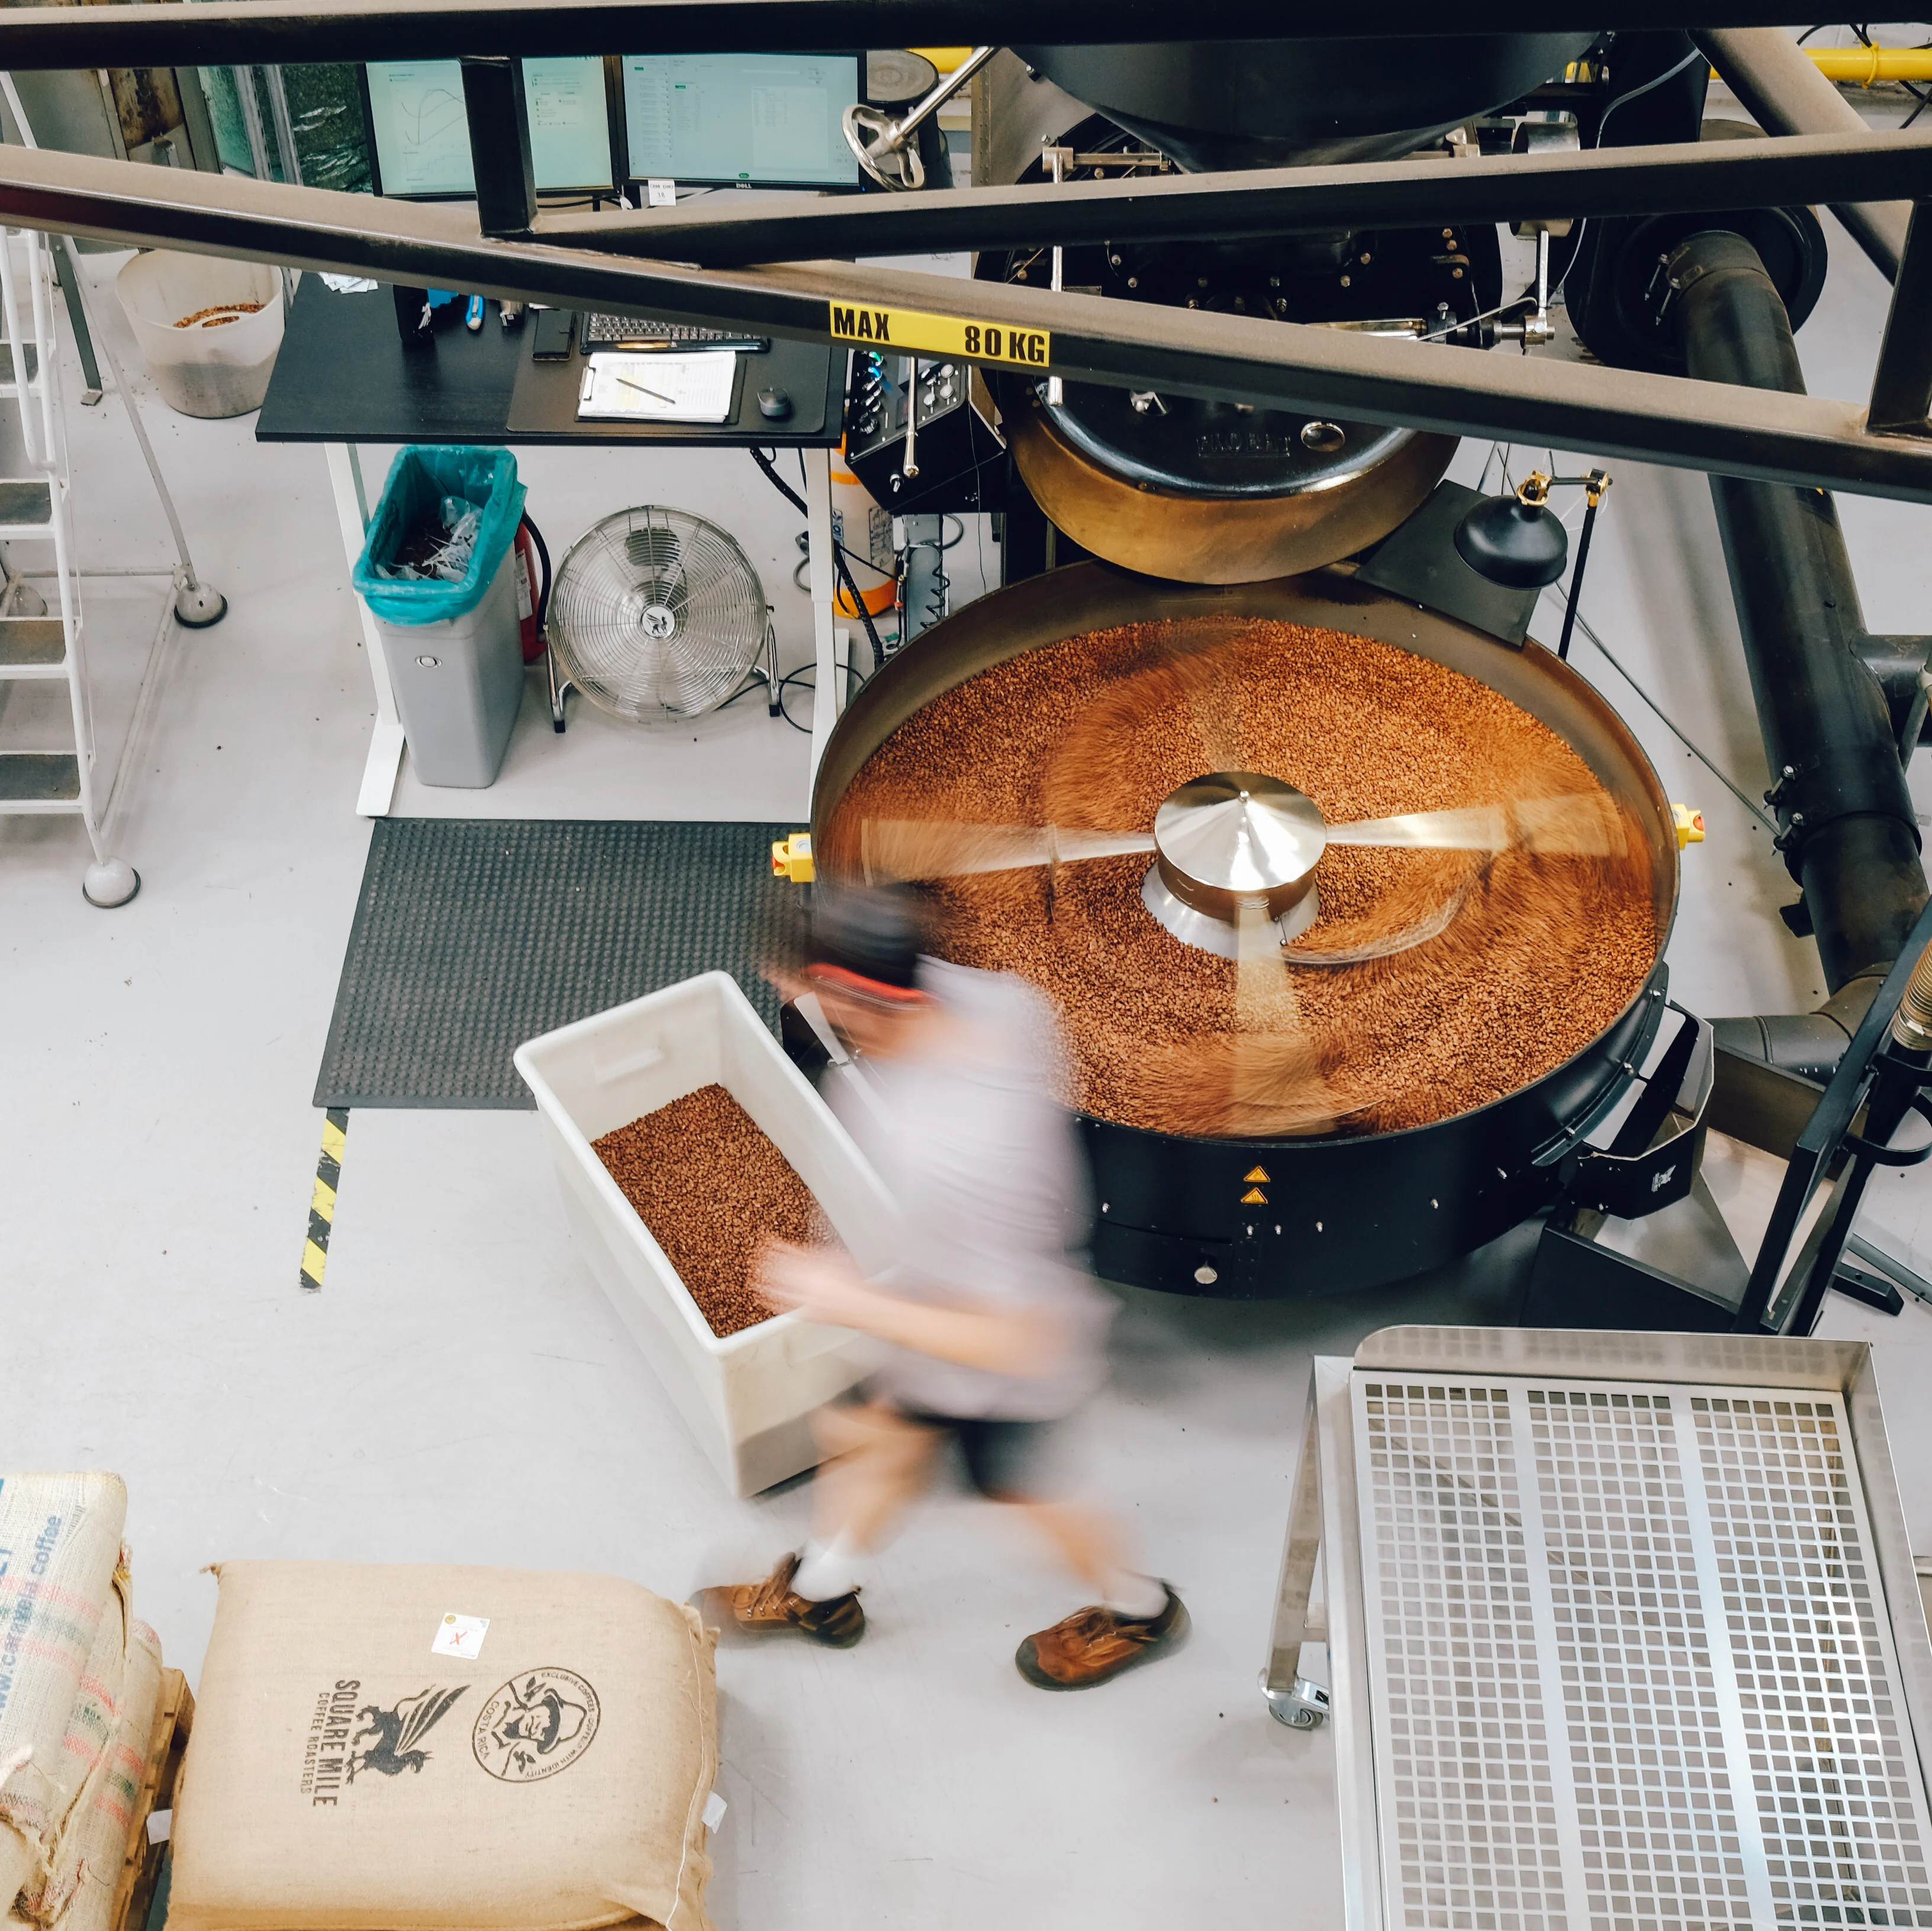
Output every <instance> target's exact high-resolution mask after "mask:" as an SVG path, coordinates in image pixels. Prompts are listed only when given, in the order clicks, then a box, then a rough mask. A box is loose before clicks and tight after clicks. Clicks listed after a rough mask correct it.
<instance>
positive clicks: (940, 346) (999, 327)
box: [831, 301, 1053, 369]
mask: <svg viewBox="0 0 1932 1931" xmlns="http://www.w3.org/2000/svg"><path fill="white" fill-rule="evenodd" d="M831 309H832V335H833V337H834V338H835V340H838V341H841V342H862V343H865V346H867V347H868V348H870V349H883V350H885V351H886V352H889V353H890V352H897V353H898V354H901V355H911V354H913V352H917V353H918V354H919V355H957V356H958V357H959V358H960V359H961V360H962V361H967V362H1006V363H1010V364H1012V365H1013V366H1014V367H1019V368H1029V369H1030V368H1044V367H1046V363H1047V358H1048V357H1049V355H1051V354H1052V351H1053V337H1052V335H1050V334H1049V333H1048V332H1047V331H1046V330H1045V329H1044V328H1008V327H1007V325H1006V324H1005V323H1004V322H968V321H967V320H966V319H965V318H964V317H963V316H957V315H928V314H926V313H924V312H923V311H922V310H919V309H916V308H874V307H871V306H870V305H869V304H863V305H862V304H847V303H844V302H842V301H835V302H833V303H832V304H831Z"/></svg>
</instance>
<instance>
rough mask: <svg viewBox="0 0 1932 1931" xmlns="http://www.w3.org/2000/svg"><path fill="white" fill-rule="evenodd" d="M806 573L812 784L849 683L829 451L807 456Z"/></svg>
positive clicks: (806, 452)
mask: <svg viewBox="0 0 1932 1931" xmlns="http://www.w3.org/2000/svg"><path fill="white" fill-rule="evenodd" d="M805 538H806V544H807V547H806V550H805V568H806V577H807V580H808V582H809V583H811V636H812V643H813V645H814V663H815V664H816V667H817V668H816V670H815V672H814V679H813V687H812V693H811V775H810V777H809V778H808V783H807V791H808V793H809V790H810V787H811V786H812V785H815V784H817V781H818V760H820V758H821V757H823V756H824V755H825V744H826V739H828V738H829V737H830V736H831V735H832V726H833V725H834V724H836V723H837V722H838V713H839V712H841V710H842V709H844V698H845V678H844V671H843V669H842V667H841V664H840V661H839V656H838V641H837V639H836V637H835V634H834V628H833V625H832V599H833V598H835V596H836V595H838V588H837V586H838V575H837V572H836V571H835V568H834V566H833V564H832V452H831V451H830V450H829V449H808V450H806V451H805Z"/></svg>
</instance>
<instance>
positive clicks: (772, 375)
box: [255, 274, 845, 449]
mask: <svg viewBox="0 0 1932 1931" xmlns="http://www.w3.org/2000/svg"><path fill="white" fill-rule="evenodd" d="M534 332H535V331H534V329H533V328H532V325H531V323H530V322H529V321H528V320H526V321H525V322H524V324H523V327H522V328H504V327H503V325H502V323H501V322H499V321H498V320H497V319H496V307H495V306H494V304H491V305H490V306H489V307H488V308H487V311H486V313H485V314H484V320H483V326H482V328H481V331H479V332H478V334H474V335H472V334H470V332H469V330H468V329H466V328H464V327H463V325H462V324H461V323H460V322H458V323H457V324H456V325H455V326H454V327H446V328H443V329H441V330H440V331H438V332H437V336H436V346H434V348H433V349H410V350H407V351H406V350H405V349H404V347H403V344H402V339H401V337H400V336H399V335H398V334H397V333H396V311H395V301H393V299H392V297H391V295H390V293H389V290H388V289H386V288H377V289H371V290H369V291H368V292H366V293H364V294H361V295H338V294H337V293H336V292H335V291H334V290H333V289H331V288H329V286H327V285H326V283H324V282H323V279H322V277H320V275H315V274H308V275H305V276H303V277H302V286H301V287H300V288H299V289H297V290H296V298H295V303H294V305H293V307H291V308H290V311H289V315H288V321H287V327H286V328H285V330H284V334H283V336H282V347H281V354H280V355H278V356H277V357H276V358H275V373H274V375H273V376H272V377H270V379H269V393H268V394H267V395H266V397H263V402H262V412H261V414H260V415H259V416H257V418H256V421H255V435H256V438H257V440H258V441H260V442H489V443H501V442H521V443H552V442H589V443H602V444H622V443H628V442H655V443H659V444H664V443H669V444H670V445H673V446H676V447H679V448H704V449H745V448H751V447H752V446H753V445H757V446H759V447H761V448H773V447H776V448H806V449H829V448H832V447H834V446H835V445H836V444H837V442H838V436H839V430H840V428H841V421H840V418H841V410H842V409H843V406H844V388H845V355H844V350H842V349H839V350H834V349H831V348H830V347H829V346H826V345H825V344H824V343H805V342H782V341H775V342H774V343H772V347H771V349H770V351H769V353H768V354H766V355H754V356H747V357H744V358H741V359H742V360H743V361H744V362H745V364H746V367H745V379H744V381H743V382H742V384H741V385H740V388H741V390H742V395H741V398H740V402H739V410H738V415H737V419H736V421H733V422H729V423H721V424H718V426H717V427H715V428H714V427H711V426H710V425H709V424H694V423H612V422H595V423H592V422H586V423H578V422H575V421H568V420H565V421H561V422H559V424H557V426H556V427H533V426H531V427H526V426H525V425H526V423H531V422H534V421H535V420H536V418H529V417H527V416H525V415H521V414H520V415H519V418H518V423H517V427H516V428H515V429H514V430H512V429H511V427H510V418H511V394H512V392H513V391H514V389H515V388H516V386H517V370H518V366H519V364H520V363H521V362H523V361H526V359H527V358H528V357H529V352H530V340H531V337H532V334H534ZM567 367H568V369H569V370H571V371H574V372H575V373H581V371H582V370H583V358H582V357H581V356H580V355H577V354H576V353H575V352H572V354H571V359H570V362H569V364H568V365H567ZM557 373H558V374H559V375H562V374H563V373H564V371H563V369H562V367H559V368H558V370H557ZM774 385H775V386H777V387H779V388H784V389H786V390H788V391H790V394H792V395H793V397H794V398H796V403H797V406H798V409H797V413H798V420H797V421H796V422H793V423H785V422H771V421H766V419H765V418H764V417H763V415H760V413H759V411H758V400H757V392H758V391H759V389H760V388H769V387H772V386H774ZM821 398H822V400H823V406H822V408H821V407H820V406H819V405H820V400H821Z"/></svg>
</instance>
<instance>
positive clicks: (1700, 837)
mask: <svg viewBox="0 0 1932 1931" xmlns="http://www.w3.org/2000/svg"><path fill="white" fill-rule="evenodd" d="M1670 816H1671V818H1672V820H1673V822H1674V823H1675V824H1676V830H1677V849H1678V850H1679V851H1682V850H1683V849H1684V847H1685V846H1686V845H1701V844H1703V842H1704V814H1703V812H1702V811H1694V810H1693V809H1692V808H1691V806H1690V805H1679V804H1676V803H1675V802H1673V804H1672V805H1671V807H1670Z"/></svg>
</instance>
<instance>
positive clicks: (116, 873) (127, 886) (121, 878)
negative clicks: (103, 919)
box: [80, 858, 141, 912]
mask: <svg viewBox="0 0 1932 1931" xmlns="http://www.w3.org/2000/svg"><path fill="white" fill-rule="evenodd" d="M140 889H141V874H139V872H138V871H136V870H135V869H134V868H133V866H132V865H130V864H129V863H128V862H127V860H126V859H124V858H110V859H108V860H107V862H106V863H105V864H104V865H89V867H88V868H87V872H86V877H83V879H82V880H81V883H80V895H81V896H82V897H83V898H85V899H86V901H87V902H88V903H89V904H90V905H92V906H95V907H98V908H99V910H101V911H103V912H109V911H112V910H113V908H114V907H115V906H117V905H124V904H127V901H128V900H130V898H133V895H135V893H136V892H139V890H140Z"/></svg>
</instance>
